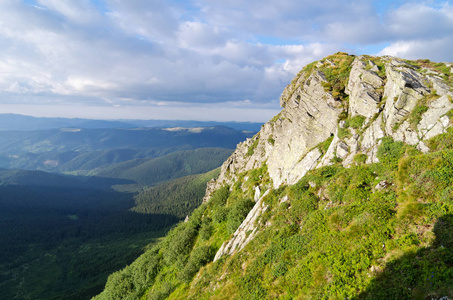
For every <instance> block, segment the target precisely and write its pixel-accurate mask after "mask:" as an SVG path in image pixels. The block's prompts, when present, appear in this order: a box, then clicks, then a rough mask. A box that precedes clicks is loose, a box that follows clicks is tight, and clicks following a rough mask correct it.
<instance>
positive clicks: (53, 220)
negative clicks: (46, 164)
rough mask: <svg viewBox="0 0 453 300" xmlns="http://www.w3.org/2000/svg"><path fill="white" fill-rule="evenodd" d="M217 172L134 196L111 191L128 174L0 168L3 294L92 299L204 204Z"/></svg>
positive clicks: (0, 282) (0, 281) (0, 277)
mask: <svg viewBox="0 0 453 300" xmlns="http://www.w3.org/2000/svg"><path fill="white" fill-rule="evenodd" d="M218 171H219V170H217V171H212V172H208V173H206V174H199V175H191V176H189V177H184V178H181V179H177V180H176V181H175V182H169V183H166V184H164V185H162V186H155V187H153V188H152V190H146V191H144V192H143V193H142V194H140V195H139V196H135V197H136V198H134V195H133V194H131V193H124V192H115V191H113V190H112V189H110V186H111V185H112V184H120V183H127V181H124V180H117V179H106V178H89V179H87V178H83V179H80V178H78V177H68V176H61V175H57V174H48V173H45V172H41V171H24V170H0V195H1V197H0V228H1V230H0V240H1V241H2V242H1V243H0V291H1V298H2V299H46V300H47V299H89V298H90V297H92V296H93V295H95V294H97V293H99V292H100V291H102V288H103V286H104V284H105V282H106V279H107V276H108V275H109V274H110V273H112V272H114V271H116V270H118V269H121V268H123V267H124V266H125V265H127V264H129V263H131V262H132V261H133V260H134V259H136V258H137V257H138V256H139V255H140V254H142V253H143V251H144V250H143V249H145V247H147V246H148V245H152V244H153V243H155V242H156V241H157V240H158V239H159V238H161V237H162V236H164V235H165V233H166V232H167V231H168V229H169V228H170V227H171V226H172V225H174V224H175V223H177V222H178V221H179V220H181V219H182V218H184V217H185V216H186V215H188V214H190V213H191V212H192V211H193V210H194V209H195V208H196V207H197V206H199V205H200V204H201V202H202V199H203V195H204V192H205V189H206V182H207V181H209V180H211V178H213V177H214V176H215V175H216V174H218ZM187 196H190V198H189V199H187V198H186V197H187ZM167 199H172V201H171V202H170V201H169V202H167V201H166V200H167Z"/></svg>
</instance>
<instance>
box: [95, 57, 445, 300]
mask: <svg viewBox="0 0 453 300" xmlns="http://www.w3.org/2000/svg"><path fill="white" fill-rule="evenodd" d="M451 68H452V65H451V64H443V63H432V62H430V61H428V60H419V61H404V60H401V59H397V58H393V57H369V56H359V57H355V56H350V55H347V54H345V53H337V54H335V55H332V56H329V57H327V58H325V59H323V60H321V61H319V62H314V63H312V64H309V65H307V66H306V67H305V68H304V69H303V70H302V71H301V72H300V73H299V74H298V75H297V76H296V78H295V79H294V80H293V81H292V82H291V84H290V85H288V87H287V88H286V89H285V91H284V92H283V94H282V97H281V105H282V106H283V108H284V109H283V110H282V112H281V113H280V114H279V115H277V116H276V117H275V118H274V119H272V120H270V121H269V122H267V123H266V124H265V125H264V126H263V129H262V130H261V131H260V132H259V133H258V134H257V135H255V136H254V137H253V138H252V139H248V140H247V141H246V142H244V143H241V144H240V145H239V146H238V147H237V149H236V151H235V152H234V153H233V154H232V155H231V156H230V158H229V159H228V160H227V161H226V162H225V163H224V164H223V166H222V168H221V173H220V175H219V177H218V179H217V180H216V181H213V182H210V184H209V185H208V188H207V192H206V196H205V201H204V202H205V203H204V204H203V205H201V206H200V207H199V208H198V209H196V210H195V211H194V213H193V214H192V215H191V216H190V218H189V220H188V222H184V223H180V224H179V225H178V226H177V227H175V228H174V229H173V230H172V231H171V232H170V233H169V234H168V235H167V237H166V238H165V239H164V240H163V241H162V242H161V243H159V244H157V245H156V246H155V247H153V248H152V249H150V250H149V251H147V252H146V253H145V254H143V255H142V256H141V257H140V258H139V259H137V260H136V261H135V262H134V263H132V264H131V265H130V266H128V267H126V268H125V269H123V270H122V271H119V272H116V273H114V274H112V275H111V276H110V277H109V280H108V282H107V284H106V287H105V290H104V291H103V292H102V293H101V294H100V295H98V296H97V297H95V299H97V300H99V299H140V298H143V299H145V298H146V299H167V298H168V299H318V298H319V299H325V298H329V299H330V298H331V299H340V298H341V299H346V298H347V299H395V298H396V299H412V298H416V299H440V298H442V297H444V298H442V299H447V298H445V296H447V297H449V299H451V298H453V289H452V287H453V279H452V278H453V268H452V266H453V244H452V240H453V235H452V233H453V194H452V192H451V185H452V183H453V128H452V126H451V123H452V118H453V110H452V109H453V103H452V102H453V99H452V97H453V91H452V86H453V75H452V70H451Z"/></svg>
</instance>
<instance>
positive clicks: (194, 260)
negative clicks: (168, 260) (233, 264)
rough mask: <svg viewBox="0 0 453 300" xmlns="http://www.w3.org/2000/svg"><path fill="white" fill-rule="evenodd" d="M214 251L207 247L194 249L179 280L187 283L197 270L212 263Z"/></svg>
mask: <svg viewBox="0 0 453 300" xmlns="http://www.w3.org/2000/svg"><path fill="white" fill-rule="evenodd" d="M214 255H215V253H214V251H213V249H212V248H211V247H209V246H200V247H198V248H195V249H194V250H193V251H192V253H191V254H190V257H189V261H188V262H187V264H186V266H185V267H184V269H183V270H182V271H181V272H180V274H179V278H180V279H181V280H182V281H184V282H186V283H189V282H190V281H191V280H192V277H193V276H194V275H195V274H196V273H197V272H198V270H199V269H200V268H201V267H202V266H204V265H205V264H207V263H208V262H210V261H212V259H213V258H214Z"/></svg>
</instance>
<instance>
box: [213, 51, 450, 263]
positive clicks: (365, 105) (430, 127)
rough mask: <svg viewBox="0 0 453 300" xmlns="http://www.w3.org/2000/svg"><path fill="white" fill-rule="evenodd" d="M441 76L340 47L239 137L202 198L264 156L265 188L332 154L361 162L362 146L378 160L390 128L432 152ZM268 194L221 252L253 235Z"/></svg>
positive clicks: (442, 125) (446, 108)
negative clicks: (251, 132)
mask: <svg viewBox="0 0 453 300" xmlns="http://www.w3.org/2000/svg"><path fill="white" fill-rule="evenodd" d="M332 74H335V76H332ZM442 76H443V74H442V73H440V72H438V71H436V69H435V68H434V67H430V66H419V65H417V63H416V62H414V63H409V62H407V61H404V60H401V59H398V58H394V57H389V56H386V57H369V56H358V57H354V56H349V55H346V54H342V53H339V54H336V55H333V56H330V57H328V58H326V59H323V60H321V61H319V62H317V63H314V64H310V65H308V66H307V67H305V68H304V69H303V70H302V71H301V72H300V73H299V74H298V75H297V76H296V78H295V79H294V80H293V81H292V82H291V84H290V85H288V87H287V88H286V89H285V90H284V91H283V93H282V96H281V98H280V104H281V106H282V107H283V110H282V111H281V113H280V114H279V115H277V116H276V117H274V118H273V119H272V120H270V121H269V122H267V123H266V124H264V125H263V127H262V129H261V131H260V132H259V133H258V134H257V135H256V136H254V137H253V138H251V139H248V140H246V141H245V142H243V143H240V144H239V145H238V147H237V149H236V151H235V152H234V153H233V154H232V155H231V157H230V158H229V159H228V160H227V161H226V162H225V163H224V164H223V166H222V168H221V174H220V176H219V178H218V179H217V180H216V181H212V182H210V183H209V186H208V189H207V193H206V197H205V201H209V198H210V195H211V193H212V192H213V191H214V190H216V189H217V188H219V187H220V186H223V185H225V184H229V185H232V184H234V182H235V181H236V180H237V179H238V178H239V175H240V174H241V173H243V172H246V171H249V170H252V169H255V168H259V167H261V166H262V165H263V164H266V165H267V170H268V173H269V177H270V179H271V181H272V184H271V186H268V187H261V188H265V189H272V188H278V187H280V186H281V185H291V184H294V183H296V182H298V181H299V180H300V179H301V178H302V177H303V176H304V175H305V174H306V173H307V172H308V171H309V170H311V169H315V168H319V167H323V166H327V165H330V164H332V163H334V162H341V163H342V164H343V166H345V167H348V166H350V165H351V164H354V163H357V162H356V159H355V157H356V156H357V155H358V154H360V155H362V157H364V156H363V155H365V156H366V163H374V162H378V157H377V149H378V145H379V143H380V139H382V138H383V137H385V136H390V137H392V138H393V139H394V140H396V141H402V142H405V143H407V144H410V145H414V146H416V147H417V149H419V150H420V151H422V152H428V151H429V148H428V147H427V145H426V140H427V139H429V138H432V137H434V136H436V135H438V134H441V133H444V132H446V130H447V128H448V127H450V126H451V122H450V117H449V115H448V113H449V112H450V111H451V110H452V109H453V103H452V97H453V91H452V83H451V82H450V83H448V82H446V81H445V80H444V79H443V78H442ZM329 143H330V144H329ZM263 198H264V196H262V197H260V198H259V199H257V201H256V205H255V207H254V208H253V209H252V211H251V212H250V213H249V215H248V216H247V218H246V220H245V221H244V223H243V224H242V225H241V226H240V227H239V228H238V230H237V232H236V233H234V235H233V238H232V239H231V240H230V241H228V242H226V243H224V245H223V246H222V247H221V249H220V250H219V251H218V253H217V255H216V259H218V258H220V257H221V256H222V255H223V254H233V253H234V252H235V251H238V250H240V249H242V248H243V247H244V246H245V245H246V244H247V243H248V242H249V241H250V240H251V239H252V238H253V236H254V234H255V231H256V227H254V225H253V224H254V222H255V220H256V219H257V217H258V216H259V215H260V214H261V213H262V212H263V211H265V209H266V207H265V206H264V204H263V202H262V201H263ZM247 232H249V234H248V235H247V234H246V233H247ZM250 232H251V233H250Z"/></svg>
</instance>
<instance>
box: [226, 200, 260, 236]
mask: <svg viewBox="0 0 453 300" xmlns="http://www.w3.org/2000/svg"><path fill="white" fill-rule="evenodd" d="M254 205H255V202H254V201H252V200H250V199H248V198H247V199H239V201H238V202H237V203H236V204H235V205H234V206H233V207H232V208H231V210H230V212H229V213H228V220H227V229H228V232H229V233H233V232H235V231H236V229H238V227H239V225H241V223H242V221H244V219H245V217H246V216H247V214H248V213H249V211H250V210H251V209H252V207H253V206H254Z"/></svg>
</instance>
